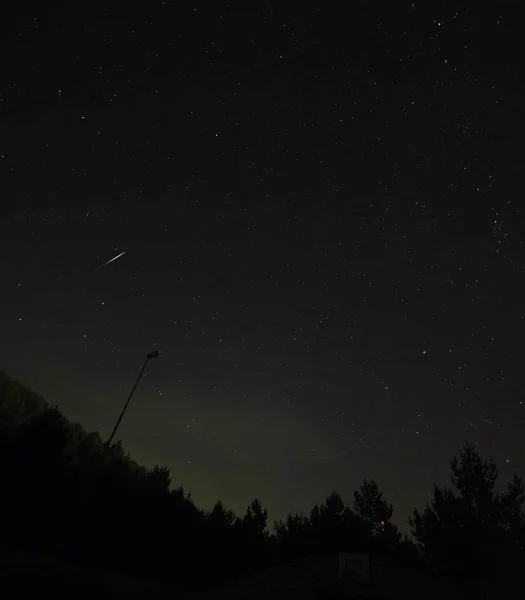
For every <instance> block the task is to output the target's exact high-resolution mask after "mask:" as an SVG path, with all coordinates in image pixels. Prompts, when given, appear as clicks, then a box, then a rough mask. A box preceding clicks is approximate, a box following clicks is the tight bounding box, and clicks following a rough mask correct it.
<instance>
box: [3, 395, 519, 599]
mask: <svg viewBox="0 0 525 600" xmlns="http://www.w3.org/2000/svg"><path fill="white" fill-rule="evenodd" d="M16 390H17V388H15V387H14V386H13V385H8V384H4V386H3V388H2V387H0V474H1V477H0V485H1V489H0V498H1V504H2V515H3V519H2V527H1V532H0V536H1V542H2V544H4V545H6V546H8V547H14V548H19V549H30V550H32V551H36V552H38V553H41V554H43V555H53V556H57V557H60V558H63V559H65V560H67V561H71V562H74V563H76V564H80V565H85V566H92V567H98V568H104V569H108V570H112V571H120V572H123V573H131V574H133V575H141V576H144V577H150V578H155V579H158V580H165V581H170V582H171V581H173V582H177V583H184V584H186V585H188V586H189V587H192V586H196V585H213V584H215V583H218V582H220V581H224V580H226V579H229V578H233V577H236V576H239V575H242V574H246V573H250V572H254V571H257V570H262V569H264V568H267V567H270V566H272V565H276V564H283V563H287V562H291V561H294V560H297V559H300V558H303V557H307V556H311V555H315V554H324V553H337V552H353V551H365V552H371V553H376V554H386V555H391V556H395V557H397V558H399V559H400V560H402V561H406V562H409V563H411V564H413V565H419V566H420V567H421V568H427V569H432V570H434V571H438V572H440V573H443V574H447V575H451V576H454V577H457V578H460V579H463V580H465V579H466V580H472V581H478V582H479V581H485V580H486V579H487V578H492V579H497V578H499V577H503V576H505V577H506V576H507V574H508V573H509V572H515V571H516V570H517V571H519V569H518V567H519V565H520V564H524V563H523V559H524V557H525V552H524V547H525V513H524V509H523V506H524V497H525V494H524V486H523V482H522V480H521V479H520V478H519V477H518V476H517V475H514V476H513V478H512V480H511V481H510V482H509V483H508V485H507V489H506V490H505V491H503V492H497V491H496V482H497V477H498V472H497V468H496V466H495V465H494V464H493V462H492V460H488V461H486V460H483V459H482V458H481V457H480V456H479V454H478V453H477V451H476V449H475V446H474V445H473V444H470V443H468V442H467V443H465V445H464V446H463V447H462V448H461V450H460V453H459V456H458V457H454V458H453V459H452V461H451V464H450V467H451V472H452V477H451V483H452V487H447V486H445V487H438V486H434V492H433V497H432V501H431V502H430V504H428V505H427V506H426V507H425V508H424V509H423V510H414V514H413V517H412V518H411V519H410V520H409V524H410V528H411V533H412V538H409V537H408V536H406V535H405V536H402V535H401V534H400V532H399V531H398V528H397V526H396V525H395V524H393V523H392V516H393V513H394V507H393V505H392V504H390V503H389V502H388V501H387V500H386V499H385V498H384V496H383V493H382V492H381V491H380V489H379V487H378V485H377V483H376V482H375V481H373V480H366V479H365V480H363V481H362V483H361V485H360V487H359V489H357V490H356V491H355V492H354V494H353V499H352V503H351V504H350V505H347V504H345V502H344V501H343V499H342V497H341V496H340V495H339V494H338V493H337V491H333V492H331V493H330V494H329V495H328V496H327V497H326V499H325V500H324V502H322V503H321V504H319V505H315V506H314V507H313V508H312V509H311V511H310V513H309V514H307V515H304V514H297V513H296V514H289V515H288V516H287V517H286V518H285V519H282V520H278V521H276V522H275V523H273V526H270V524H269V523H268V513H267V511H266V509H265V508H264V507H263V506H262V504H261V502H260V501H259V500H258V499H254V500H253V501H252V502H251V503H250V505H249V506H248V507H247V509H246V512H245V514H244V515H242V516H238V515H236V514H235V513H234V512H233V511H231V510H228V509H227V508H226V507H225V506H224V505H223V503H222V502H220V501H218V502H217V503H216V504H215V506H214V507H213V508H212V509H211V510H207V511H206V510H202V509H200V508H198V507H197V506H196V504H195V502H194V501H193V499H192V498H191V494H189V493H186V491H185V490H184V489H183V488H182V487H178V488H172V486H171V478H170V472H169V469H167V468H166V467H161V466H155V467H153V468H152V469H146V468H144V467H142V466H140V465H138V464H137V463H135V462H134V461H132V460H131V459H130V457H129V454H128V453H127V452H126V451H125V450H124V448H123V447H122V445H121V443H120V442H117V443H114V444H112V445H111V446H110V447H108V446H107V444H104V443H103V440H102V439H101V437H100V435H99V434H98V433H87V432H86V431H85V430H84V429H83V428H82V427H80V426H79V425H72V424H71V423H70V422H69V421H68V420H67V419H66V418H65V417H64V415H63V414H62V413H61V411H60V410H59V409H58V407H51V406H49V405H47V404H45V405H43V406H42V407H41V408H40V409H39V410H35V409H34V407H33V408H31V406H30V405H29V404H28V403H27V402H24V401H23V397H22V396H23V394H22V395H21V394H20V391H19V390H18V391H16ZM203 563H204V565H205V566H204V569H205V572H206V577H205V578H203V576H202V572H203Z"/></svg>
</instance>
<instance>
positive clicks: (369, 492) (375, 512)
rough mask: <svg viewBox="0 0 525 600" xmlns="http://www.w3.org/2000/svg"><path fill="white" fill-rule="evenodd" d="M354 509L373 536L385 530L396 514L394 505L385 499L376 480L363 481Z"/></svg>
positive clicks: (357, 493)
mask: <svg viewBox="0 0 525 600" xmlns="http://www.w3.org/2000/svg"><path fill="white" fill-rule="evenodd" d="M353 507H354V511H355V513H356V514H357V515H358V516H359V517H361V519H363V521H364V523H365V524H366V527H367V529H368V531H370V533H372V534H377V533H378V532H379V531H380V530H381V529H384V528H385V526H386V524H387V523H388V522H389V521H390V519H391V518H392V514H393V513H394V507H393V505H392V504H388V502H386V501H385V500H384V499H383V494H382V492H380V491H379V488H378V486H377V483H376V482H375V481H374V480H371V481H368V480H366V479H364V480H363V482H362V483H361V486H360V487H359V490H356V491H355V492H354V503H353Z"/></svg>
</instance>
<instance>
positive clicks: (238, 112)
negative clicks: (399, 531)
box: [0, 0, 525, 526]
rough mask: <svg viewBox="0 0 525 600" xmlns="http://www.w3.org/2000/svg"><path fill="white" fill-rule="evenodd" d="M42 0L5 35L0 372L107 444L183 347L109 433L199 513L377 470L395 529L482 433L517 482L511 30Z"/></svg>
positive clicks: (520, 419) (435, 17)
mask: <svg viewBox="0 0 525 600" xmlns="http://www.w3.org/2000/svg"><path fill="white" fill-rule="evenodd" d="M44 4H45V3H41V4H40V5H39V7H38V8H37V9H35V10H34V11H33V10H32V9H31V7H26V8H25V9H24V13H23V14H22V12H20V14H18V15H16V16H13V15H10V17H9V18H6V19H4V20H3V25H2V28H3V31H4V33H3V37H2V40H3V41H2V45H1V47H0V50H1V52H2V56H4V57H5V56H8V57H9V59H8V61H7V64H2V69H3V72H4V74H3V77H2V80H1V84H0V85H1V96H0V101H1V102H0V155H1V161H0V169H1V170H0V184H1V188H0V194H1V202H0V219H1V221H0V223H1V235H0V278H1V282H2V284H1V292H2V298H1V310H0V368H1V369H2V370H4V371H6V372H7V373H8V374H9V375H11V376H12V377H15V378H16V379H19V380H20V381H21V382H23V383H24V384H26V385H28V386H29V387H31V388H33V389H35V391H37V392H39V393H41V394H43V395H44V396H45V397H46V399H47V400H48V401H49V402H51V403H52V404H58V405H59V407H60V408H61V409H62V410H63V411H64V413H65V414H66V416H67V417H68V418H69V419H71V420H73V421H79V422H81V423H82V424H83V425H84V427H85V428H87V429H88V430H98V431H100V432H101V434H102V435H103V437H104V438H107V437H108V436H109V433H110V432H111V428H112V427H113V424H114V422H115V420H116V418H117V416H118V413H119V411H120V409H121V407H122V405H123V403H124V401H125V399H126V397H127V394H128V393H129V390H130V388H131V386H132V384H133V382H134V379H135V377H136V376H137V375H138V371H139V370H140V367H141V363H142V361H143V359H144V356H145V354H146V352H148V351H149V350H152V349H153V348H159V349H161V350H162V356H161V357H160V358H158V359H156V360H155V361H152V362H150V364H149V366H148V371H147V374H146V377H145V379H144V380H143V381H142V382H141V384H140V386H139V387H138V389H137V392H136V395H135V397H134V400H133V402H132V404H131V405H130V408H129V412H128V413H127V414H126V416H125V418H124V420H123V422H122V425H121V428H120V430H119V432H118V434H117V438H118V439H121V440H122V442H123V444H124V446H125V447H126V448H127V449H129V450H130V452H131V455H132V457H133V458H134V459H135V460H137V461H138V462H140V463H144V464H146V465H148V466H151V465H153V464H155V463H160V464H165V465H167V466H169V467H170V469H171V472H172V477H173V482H174V483H175V484H182V485H183V486H184V487H185V489H187V490H188V491H191V492H192V494H193V497H194V498H195V500H196V502H197V504H198V505H200V506H202V507H205V508H211V506H212V505H213V504H214V502H215V501H216V500H218V499H221V500H223V501H224V503H225V504H226V505H227V506H228V507H230V508H232V509H233V510H235V511H236V512H238V513H244V510H245V508H246V506H247V505H248V503H249V501H250V500H251V499H252V498H253V497H255V496H257V497H259V498H260V500H261V501H262V503H263V505H264V506H266V507H267V508H268V509H269V512H270V517H271V519H272V520H273V519H275V518H280V517H283V516H285V515H286V513H287V512H288V511H296V510H298V511H305V512H306V511H309V510H310V509H311V507H312V505H313V504H314V503H316V502H320V501H322V500H323V499H324V498H325V497H326V495H327V494H328V493H329V492H330V491H331V490H332V489H334V488H335V489H337V490H338V491H339V492H340V493H341V494H342V495H343V498H344V499H345V500H347V501H350V500H351V494H352V492H353V490H354V489H355V488H356V487H357V486H358V485H359V483H360V480H361V479H362V478H363V477H367V478H375V479H376V480H377V482H378V484H379V486H380V488H381V489H382V490H383V491H384V493H385V495H386V496H387V498H388V499H389V500H391V501H392V502H393V503H394V505H395V508H396V514H395V516H396V519H395V520H396V521H397V522H398V523H399V524H400V525H402V526H403V523H404V522H406V519H407V517H408V516H409V514H410V513H411V512H412V510H413V509H414V508H415V507H418V508H423V507H424V504H425V502H426V501H427V500H428V498H429V493H430V492H431V490H432V484H433V483H434V482H436V483H440V484H443V483H446V482H447V480H448V477H449V467H448V463H449V460H450V459H451V458H452V456H453V455H454V454H457V453H458V451H459V447H460V446H461V445H462V443H463V442H464V441H465V440H466V439H470V440H472V441H474V442H476V443H477V444H478V449H479V451H480V453H481V454H482V456H484V457H488V456H489V455H490V456H492V457H493V458H494V460H495V461H496V463H497V464H498V466H499V467H500V472H501V477H502V479H503V481H506V480H507V479H508V477H509V476H510V474H511V473H512V471H513V470H516V471H517V472H518V474H521V475H525V452H524V451H525V433H524V432H525V405H523V400H524V393H523V388H524V374H523V373H524V368H523V350H522V347H523V337H524V333H525V280H524V273H525V271H524V269H525V252H524V250H525V248H524V245H523V242H524V240H525V237H524V236H525V227H524V225H525V200H524V198H523V181H524V174H525V162H524V158H525V156H524V155H525V151H524V146H523V139H524V136H525V120H524V116H525V94H524V89H525V88H524V78H523V71H522V67H521V65H520V63H519V48H520V45H521V43H520V39H521V38H520V35H521V33H520V26H519V15H518V14H517V11H513V10H511V9H508V8H501V7H499V8H498V7H496V6H494V7H492V8H480V7H477V6H476V7H475V8H474V3H471V5H469V6H470V8H468V9H466V8H464V7H463V8H460V9H445V8H444V4H445V3H435V4H434V5H432V3H427V2H416V3H392V4H395V7H394V6H391V7H386V8H385V6H384V4H386V3H383V2H351V3H330V2H329V3H323V4H322V8H317V9H306V8H304V7H303V8H300V9H299V8H298V7H299V6H301V7H302V6H303V5H302V4H301V5H299V4H296V3H289V4H287V3H282V4H284V5H286V6H285V8H282V7H281V6H280V4H281V3H270V2H251V3H250V2H238V3H236V2H230V3H225V2H182V3H175V2H174V3H170V2H156V1H153V0H152V1H151V2H148V3H145V5H144V6H138V4H137V5H135V4H134V3H127V4H126V7H127V8H125V9H122V10H121V11H120V12H119V10H117V9H116V8H115V9H114V11H113V14H107V13H104V11H103V9H101V8H100V7H98V6H97V4H96V3H95V4H93V3H85V7H84V6H83V5H82V4H81V3H80V4H79V3H77V4H75V3H68V6H69V8H67V7H66V3H64V7H63V8H61V9H55V10H54V11H53V12H51V13H49V14H48V13H46V9H45V7H44ZM476 4H477V3H476ZM494 4H495V3H494ZM350 5H351V6H352V12H353V15H348V14H346V13H345V14H343V13H344V10H343V8H345V9H347V8H348V6H350ZM272 6H274V8H273V9H272V8H271V7H272ZM482 11H485V12H482ZM514 13H516V14H514ZM8 32H9V35H8ZM2 62H3V63H4V62H5V61H4V60H3V61H2ZM123 251H126V254H125V255H123V256H122V257H121V258H119V259H118V260H116V261H114V262H112V263H111V264H109V265H107V266H106V267H104V268H103V269H100V270H99V271H97V272H96V273H90V272H91V271H92V270H93V269H95V268H96V267H98V266H100V265H101V264H103V263H104V262H105V261H107V260H109V259H111V258H112V257H114V256H115V255H116V254H118V253H120V252H123Z"/></svg>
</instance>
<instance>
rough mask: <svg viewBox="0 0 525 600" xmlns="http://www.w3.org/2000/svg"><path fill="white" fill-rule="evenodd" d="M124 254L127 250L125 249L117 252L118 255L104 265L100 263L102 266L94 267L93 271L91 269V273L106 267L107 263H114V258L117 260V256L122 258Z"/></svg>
mask: <svg viewBox="0 0 525 600" xmlns="http://www.w3.org/2000/svg"><path fill="white" fill-rule="evenodd" d="M124 254H126V250H124V252H121V253H120V254H117V256H115V257H113V258H112V259H111V260H108V261H107V262H105V263H104V264H103V265H100V267H97V268H96V269H93V271H90V275H91V273H96V272H97V271H99V270H100V269H102V268H103V267H105V266H106V265H109V263H112V262H113V261H114V260H117V258H120V257H121V256H123V255H124Z"/></svg>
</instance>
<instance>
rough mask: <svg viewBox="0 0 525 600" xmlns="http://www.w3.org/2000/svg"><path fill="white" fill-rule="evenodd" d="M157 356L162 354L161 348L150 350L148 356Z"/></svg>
mask: <svg viewBox="0 0 525 600" xmlns="http://www.w3.org/2000/svg"><path fill="white" fill-rule="evenodd" d="M157 356H160V350H152V351H151V352H148V358H157Z"/></svg>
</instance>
